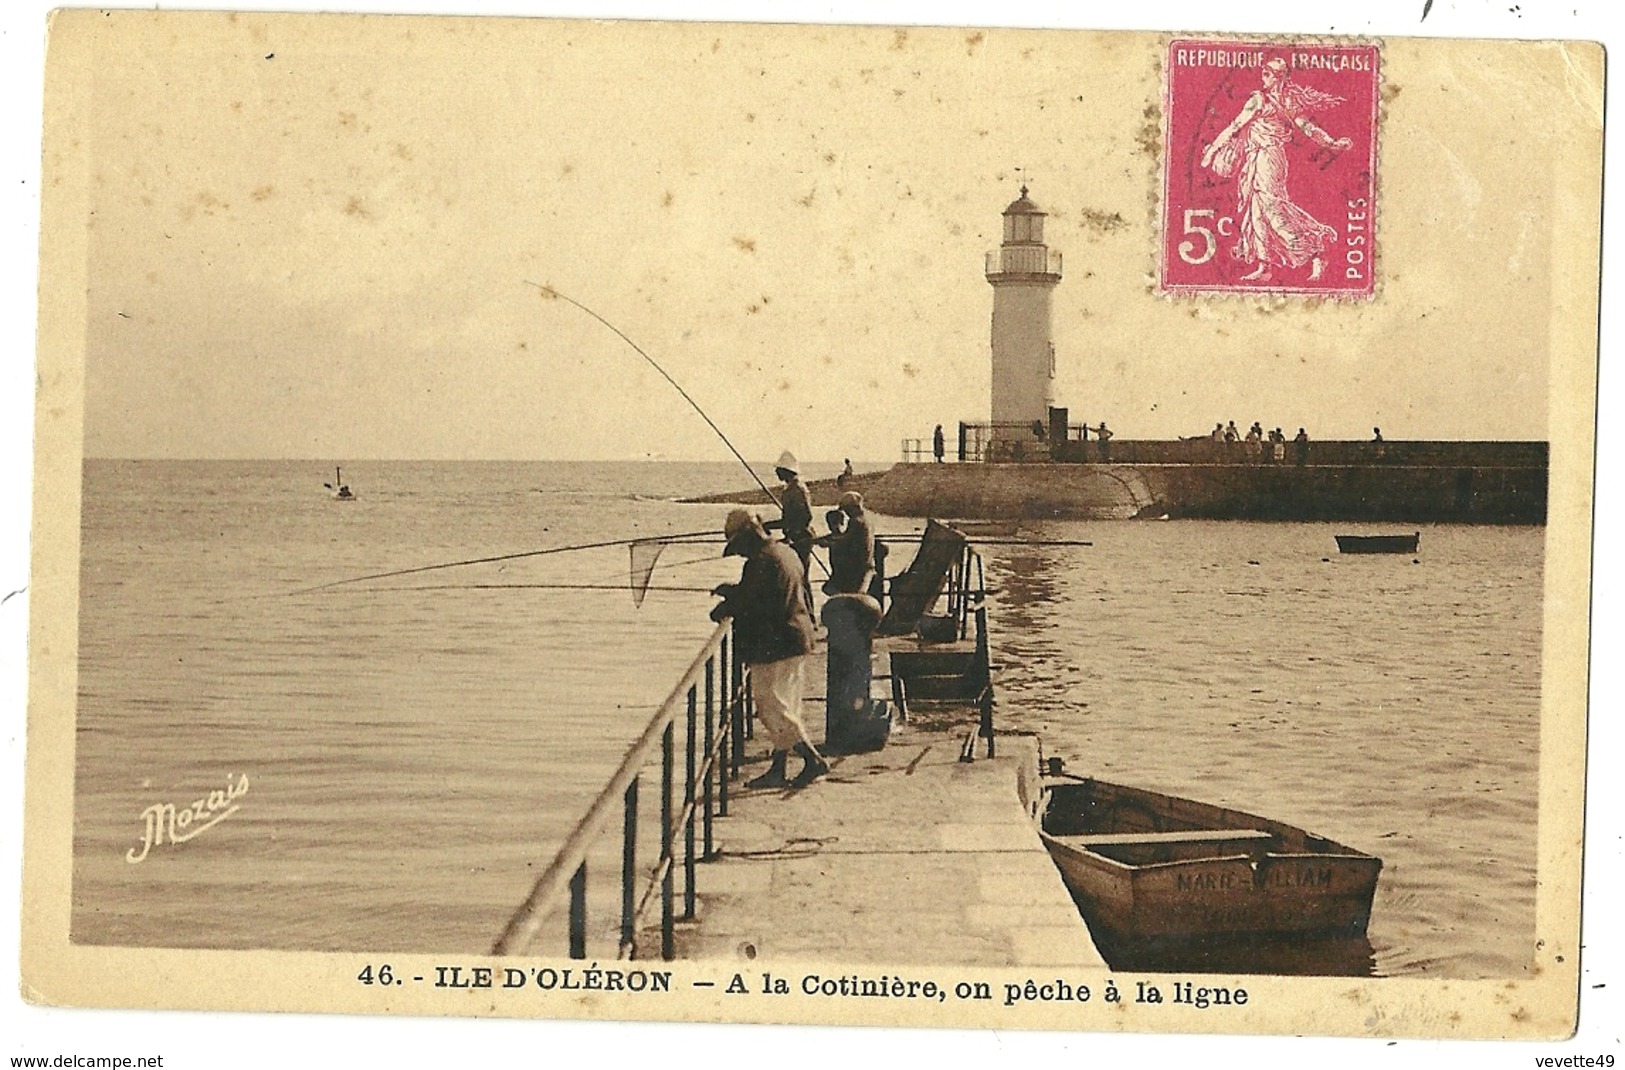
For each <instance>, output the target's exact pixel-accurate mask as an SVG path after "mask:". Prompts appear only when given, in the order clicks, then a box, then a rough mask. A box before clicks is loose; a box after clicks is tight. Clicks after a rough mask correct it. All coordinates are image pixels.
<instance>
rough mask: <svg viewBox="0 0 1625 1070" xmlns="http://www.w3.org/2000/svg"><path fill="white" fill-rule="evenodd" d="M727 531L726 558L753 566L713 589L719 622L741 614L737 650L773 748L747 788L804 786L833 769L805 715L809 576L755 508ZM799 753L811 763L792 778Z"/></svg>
mask: <svg viewBox="0 0 1625 1070" xmlns="http://www.w3.org/2000/svg"><path fill="white" fill-rule="evenodd" d="M723 535H724V536H725V537H726V538H727V542H728V544H727V546H726V547H724V549H723V551H722V553H723V556H724V557H727V556H730V555H732V556H737V557H743V558H744V559H745V569H744V572H743V574H742V575H741V576H740V578H739V582H738V583H724V584H722V585H721V586H719V587H717V588H716V590H715V591H713V592H712V593H714V594H717V595H720V596H721V597H722V602H721V603H720V604H719V605H717V606H715V607H713V608H712V610H711V619H712V620H717V621H720V620H725V619H727V618H729V617H732V618H733V622H734V643H735V646H734V651H735V655H736V656H737V657H738V658H739V659H740V660H741V661H743V662H744V663H745V664H747V665H749V666H750V679H751V693H752V695H753V696H754V697H755V700H756V712H757V714H758V715H759V716H760V717H761V719H762V729H763V731H765V732H766V733H767V737H768V741H769V742H770V743H771V745H772V747H773V755H772V764H771V765H769V766H768V770H767V772H766V773H763V774H762V775H761V776H759V777H757V778H756V779H754V780H751V781H749V782H747V784H746V787H751V788H777V787H801V786H803V785H806V784H810V783H811V782H812V781H814V780H816V779H817V778H818V777H821V776H823V775H824V774H825V773H827V772H829V763H828V762H826V761H824V757H823V755H821V754H819V753H818V750H817V748H815V747H814V746H813V745H812V740H810V739H808V738H807V726H806V725H805V724H804V723H803V722H802V719H801V693H802V686H803V676H804V673H805V668H806V663H807V655H808V654H810V653H812V649H813V635H814V633H813V621H812V613H811V612H810V611H809V610H808V608H807V603H806V601H805V599H804V597H803V594H802V591H803V588H804V586H805V576H806V573H805V572H804V571H803V570H802V568H801V564H800V562H799V561H797V559H796V555H795V554H794V553H793V552H792V551H791V549H790V547H788V546H786V545H785V544H784V543H782V542H779V541H777V540H775V539H771V538H769V537H768V534H767V530H766V529H765V528H763V526H762V522H761V521H760V520H758V519H757V518H756V516H755V514H754V513H751V512H750V511H748V510H745V509H735V510H734V511H733V512H731V513H729V514H728V520H727V523H726V524H725V525H724V526H723ZM792 750H793V751H795V752H796V754H797V755H798V756H799V757H800V758H801V759H802V761H803V762H804V763H805V764H804V765H803V766H802V767H801V772H800V773H798V774H796V778H795V779H794V780H789V779H787V778H786V777H785V770H784V766H785V762H786V761H787V760H788V758H789V755H790V752H791V751H792Z"/></svg>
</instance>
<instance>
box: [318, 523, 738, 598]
mask: <svg viewBox="0 0 1625 1070" xmlns="http://www.w3.org/2000/svg"><path fill="white" fill-rule="evenodd" d="M714 535H716V531H715V530H714V529H710V528H707V529H706V530H704V531H685V532H681V533H679V534H676V535H640V536H638V537H637V538H635V539H606V540H604V541H602V542H581V543H575V544H574V545H571V546H549V547H546V548H544V549H541V550H522V551H520V552H519V553H514V554H496V555H494V556H492V557H470V558H466V559H464V560H462V561H442V562H439V563H438V564H433V565H419V566H417V567H416V568H398V569H394V570H392V571H390V572H374V573H371V574H369V575H366V576H351V577H350V578H349V579H343V580H333V581H331V582H329V583H318V584H315V585H314V586H311V587H301V588H299V589H298V590H296V591H289V592H288V593H289V594H309V593H311V592H312V591H325V590H327V589H328V588H330V587H342V586H344V585H345V584H350V583H362V582H364V581H366V580H387V579H390V578H392V577H395V576H411V575H415V574H417V573H420V572H434V571H436V570H438V569H443V568H461V567H463V566H465V565H489V564H494V563H496V562H498V561H517V560H519V559H520V558H525V557H543V556H546V555H547V554H562V553H569V552H571V551H574V550H601V549H603V548H605V547H607V546H630V545H632V544H633V543H635V542H650V541H653V540H663V541H673V542H676V541H681V540H684V539H699V538H702V537H704V538H707V539H708V538H709V537H711V536H714Z"/></svg>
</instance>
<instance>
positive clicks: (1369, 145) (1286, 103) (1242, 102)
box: [1159, 39, 1379, 297]
mask: <svg viewBox="0 0 1625 1070" xmlns="http://www.w3.org/2000/svg"><path fill="white" fill-rule="evenodd" d="M1378 62H1379V52H1378V49H1377V46H1375V45H1370V44H1339V45H1329V44H1319V43H1312V44H1310V43H1274V42H1263V41H1236V40H1200V39H1194V40H1191V39H1181V40H1175V41H1173V42H1172V43H1170V44H1169V46H1168V56H1167V65H1166V67H1165V72H1166V74H1165V79H1164V90H1163V92H1164V96H1163V109H1164V114H1165V116H1166V127H1165V130H1166V137H1167V141H1166V143H1165V145H1164V146H1163V147H1164V150H1165V151H1164V152H1163V160H1164V164H1163V167H1164V170H1163V190H1162V206H1163V217H1162V248H1161V251H1160V257H1159V259H1160V260H1161V288H1162V290H1163V292H1164V293H1286V294H1322V295H1326V296H1335V297H1369V296H1370V295H1371V294H1372V293H1373V292H1374V269H1375V266H1376V265H1375V257H1374V251H1375V250H1374V244H1373V240H1374V231H1373V222H1374V218H1375V207H1376V206H1375V203H1374V196H1375V188H1374V179H1373V176H1374V175H1375V173H1376V146H1377V78H1378Z"/></svg>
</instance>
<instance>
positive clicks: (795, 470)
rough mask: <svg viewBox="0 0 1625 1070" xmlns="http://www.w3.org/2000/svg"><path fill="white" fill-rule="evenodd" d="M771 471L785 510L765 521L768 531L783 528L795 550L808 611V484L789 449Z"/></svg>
mask: <svg viewBox="0 0 1625 1070" xmlns="http://www.w3.org/2000/svg"><path fill="white" fill-rule="evenodd" d="M773 472H774V474H775V475H777V476H778V477H779V482H780V483H783V484H784V493H783V494H781V495H780V496H779V508H781V509H782V510H783V511H784V516H783V518H782V519H780V520H770V521H768V523H767V529H768V530H769V531H772V530H775V529H782V530H783V531H784V541H785V542H788V543H789V544H790V549H792V550H794V551H795V552H796V556H797V557H798V558H800V559H801V586H802V590H803V591H805V593H806V596H807V613H808V614H809V615H810V614H811V613H812V610H813V597H812V582H811V580H810V579H809V574H808V571H807V569H808V566H809V565H810V564H811V563H812V547H813V533H812V523H813V514H812V502H811V501H810V500H809V499H808V497H807V485H806V484H805V483H803V482H802V481H801V465H800V464H799V463H798V462H797V461H796V455H795V454H793V453H791V452H790V451H789V450H785V451H784V452H783V453H781V454H779V460H778V463H777V464H775V465H774V466H773Z"/></svg>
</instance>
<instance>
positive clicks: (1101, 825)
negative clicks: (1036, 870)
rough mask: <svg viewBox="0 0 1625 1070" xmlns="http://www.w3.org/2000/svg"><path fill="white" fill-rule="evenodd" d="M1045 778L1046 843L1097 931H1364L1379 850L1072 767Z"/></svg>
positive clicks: (1194, 934) (1144, 935)
mask: <svg viewBox="0 0 1625 1070" xmlns="http://www.w3.org/2000/svg"><path fill="white" fill-rule="evenodd" d="M1042 786H1043V804H1042V806H1043V809H1042V811H1041V812H1042V819H1041V826H1040V827H1041V834H1042V838H1043V840H1044V845H1045V846H1046V847H1047V848H1048V849H1049V853H1050V857H1051V858H1052V859H1054V861H1055V865H1056V867H1057V868H1058V869H1059V870H1060V871H1061V876H1062V877H1063V878H1064V880H1065V881H1066V885H1067V888H1068V889H1069V890H1070V891H1071V892H1072V896H1073V899H1074V900H1076V902H1077V903H1078V907H1079V909H1080V910H1081V911H1082V913H1083V915H1084V919H1085V920H1086V921H1087V922H1088V923H1089V926H1090V930H1091V931H1092V932H1094V933H1095V934H1096V935H1097V937H1101V936H1103V937H1105V938H1106V939H1107V940H1111V941H1117V942H1123V941H1128V942H1134V941H1144V940H1192V939H1198V938H1234V937H1258V936H1278V935H1284V934H1292V935H1295V936H1333V935H1344V936H1350V935H1353V936H1363V934H1364V933H1365V929H1366V923H1367V922H1368V921H1369V920H1370V917H1371V899H1372V896H1373V894H1374V893H1375V891H1376V887H1377V874H1378V873H1379V872H1380V871H1381V869H1382V860H1381V859H1380V858H1376V857H1374V856H1372V855H1368V854H1366V853H1364V852H1362V851H1357V850H1355V849H1354V848H1352V847H1346V846H1344V845H1343V844H1340V843H1336V842H1334V841H1332V840H1328V839H1326V838H1324V837H1321V836H1316V835H1313V834H1311V833H1308V832H1305V831H1304V830H1302V829H1300V828H1294V827H1293V826H1291V825H1285V824H1282V823H1281V822H1279V821H1270V820H1268V819H1266V818H1262V817H1258V816H1256V815H1253V814H1247V813H1242V812H1241V811H1239V810H1227V809H1224V808H1223V807H1218V806H1212V805H1209V804H1207V803H1200V802H1194V801H1192V800H1190V799H1181V798H1177V797H1175V796H1172V795H1159V794H1158V793H1156V792H1152V791H1144V790H1141V789H1139V788H1131V787H1124V786H1123V785H1120V784H1109V783H1107V782H1105V781H1101V780H1093V779H1087V778H1083V777H1075V776H1071V775H1069V774H1064V773H1059V774H1056V775H1049V776H1045V777H1044V778H1043V781H1042Z"/></svg>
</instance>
